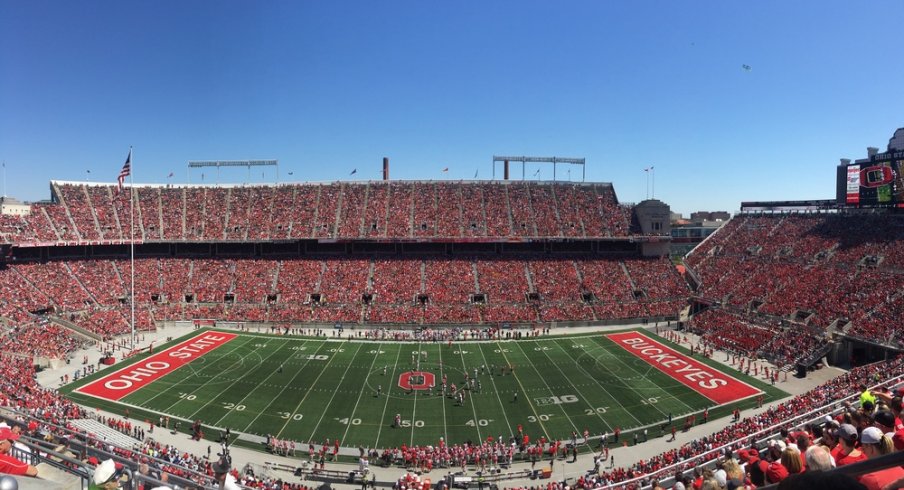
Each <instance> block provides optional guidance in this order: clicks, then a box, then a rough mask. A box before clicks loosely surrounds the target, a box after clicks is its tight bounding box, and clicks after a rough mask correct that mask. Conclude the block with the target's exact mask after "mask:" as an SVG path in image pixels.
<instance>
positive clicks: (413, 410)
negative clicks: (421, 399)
mask: <svg viewBox="0 0 904 490" xmlns="http://www.w3.org/2000/svg"><path fill="white" fill-rule="evenodd" d="M414 369H415V370H417V371H420V370H421V341H420V340H418V342H417V363H415V365H414ZM418 391H421V390H414V401H413V402H412V404H411V438H410V439H409V440H408V445H409V446H413V445H414V429H415V426H417V417H416V415H417V392H418Z"/></svg>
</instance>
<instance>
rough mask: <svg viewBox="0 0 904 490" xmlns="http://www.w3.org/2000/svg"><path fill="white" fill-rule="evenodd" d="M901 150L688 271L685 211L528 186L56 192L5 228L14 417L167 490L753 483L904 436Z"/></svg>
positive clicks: (3, 276) (78, 188)
mask: <svg viewBox="0 0 904 490" xmlns="http://www.w3.org/2000/svg"><path fill="white" fill-rule="evenodd" d="M902 137H904V129H899V130H898V131H897V132H896V136H895V137H893V138H892V139H891V140H890V144H889V147H888V149H887V151H885V152H878V151H875V152H874V151H872V150H871V151H870V154H869V156H868V158H867V159H865V161H863V162H861V161H856V162H850V161H844V162H842V163H841V164H840V165H839V166H838V169H837V193H836V194H837V195H836V199H833V200H824V201H771V202H745V203H742V211H741V212H740V213H739V214H737V215H736V216H734V217H733V218H731V219H730V220H729V221H728V222H726V223H725V224H724V225H722V226H721V227H719V229H718V230H717V231H715V232H714V233H713V234H712V235H711V236H708V237H707V238H706V239H704V240H702V241H700V243H698V244H697V245H696V246H695V247H693V249H692V250H691V252H690V253H688V254H687V255H685V256H684V257H683V260H681V266H680V267H679V266H676V264H675V261H674V260H672V259H670V255H671V254H670V252H669V247H670V245H671V243H670V242H671V233H670V232H671V224H670V220H669V208H668V205H667V204H666V203H663V202H661V201H658V200H654V199H650V200H646V201H643V202H640V203H637V204H633V205H625V204H622V203H621V202H620V201H619V200H618V197H617V194H616V192H615V187H614V186H613V185H612V184H609V183H562V182H527V181H520V180H512V179H508V178H507V177H509V165H510V161H509V158H508V157H500V160H501V163H502V168H503V173H502V179H500V180H497V181H470V182H427V181H413V182H412V181H393V180H391V179H389V161H388V159H384V161H383V173H384V175H385V177H386V178H385V179H383V180H379V181H369V182H335V183H325V184H320V183H299V184H279V185H254V186H249V185H223V184H216V185H203V184H195V185H178V186H177V185H167V186H160V185H142V184H131V185H130V184H128V183H126V182H125V179H120V181H119V182H113V183H86V182H68V181H67V182H63V181H51V183H50V188H51V193H52V199H51V200H50V201H49V202H46V203H37V204H18V205H19V206H21V207H22V208H27V212H21V213H16V214H13V213H9V214H4V215H3V223H2V229H0V233H2V236H3V241H4V245H3V247H4V253H3V257H4V260H3V267H2V271H0V281H2V284H3V288H4V292H5V295H4V301H3V304H2V313H3V317H4V318H5V319H7V320H8V321H9V322H11V324H14V325H16V327H15V328H14V329H13V330H12V331H11V332H10V333H9V335H8V337H7V342H8V344H9V345H12V346H14V347H12V348H11V349H10V350H12V351H13V352H17V351H18V352H19V353H20V355H19V356H13V357H11V358H10V360H11V361H12V362H14V363H15V365H16V366H17V368H16V369H17V372H18V373H19V374H20V375H21V378H22V379H25V380H30V381H29V382H28V384H26V385H24V386H21V387H20V386H18V385H16V387H15V388H13V390H12V391H7V392H6V395H5V396H7V397H8V400H9V402H10V403H9V404H8V405H9V410H8V411H7V412H6V414H7V416H8V417H9V418H10V421H11V422H13V423H20V424H24V425H25V427H27V431H26V432H27V434H28V436H27V437H29V439H28V440H29V441H30V443H31V444H34V446H32V447H33V448H34V449H39V448H40V450H41V451H44V450H50V449H51V447H50V446H49V445H48V442H47V441H52V442H51V443H52V444H54V445H55V447H54V448H53V449H54V450H55V454H60V458H69V459H71V460H77V459H78V458H79V457H84V458H86V460H87V459H90V458H94V459H93V460H92V461H99V460H104V459H108V457H115V458H116V460H117V461H120V464H121V465H127V466H128V465H130V464H136V463H137V464H139V465H140V464H142V462H144V463H143V464H147V462H148V461H152V460H155V458H156V460H155V461H158V463H157V464H159V465H164V466H159V467H160V468H162V470H160V472H157V473H153V472H150V473H146V474H144V475H142V474H141V473H140V472H138V469H139V468H138V466H135V467H134V470H135V473H137V475H136V477H137V478H138V479H141V478H144V480H142V481H144V482H145V483H146V484H152V482H153V481H154V480H155V479H158V480H159V479H161V478H163V479H164V480H165V481H170V482H177V481H178V482H182V483H181V484H182V485H186V486H190V485H198V484H200V485H205V484H207V485H210V484H215V483H214V480H213V479H214V478H216V475H217V469H216V468H217V466H216V465H217V464H220V463H223V462H224V461H228V462H229V463H230V466H231V467H232V468H233V469H234V470H235V471H236V472H237V474H238V476H237V477H235V478H238V479H239V481H241V482H243V483H244V484H245V485H251V486H254V485H255V482H259V481H262V480H261V479H262V478H263V479H264V481H272V480H274V479H278V480H280V481H284V482H285V484H286V485H289V486H296V487H311V486H320V485H330V484H332V485H343V484H352V485H355V484H357V483H356V482H358V481H364V482H365V483H366V482H369V481H370V479H373V480H375V481H379V483H378V484H380V485H398V484H399V482H400V481H401V482H402V484H405V485H410V486H416V485H422V486H423V485H432V484H434V483H435V484H437V485H459V486H461V485H465V486H467V485H469V484H472V483H473V484H475V485H477V484H484V483H486V484H493V485H497V486H518V485H526V486H531V485H538V484H550V483H549V482H551V481H553V480H556V481H564V482H566V483H567V482H569V481H571V482H572V484H577V485H579V486H583V487H588V488H592V487H598V486H599V487H601V486H608V485H611V484H616V483H617V484H624V485H627V486H631V487H644V486H649V485H651V484H653V483H654V480H657V481H658V480H662V481H667V480H671V482H672V483H676V484H677V483H680V481H678V480H677V479H678V478H683V477H682V476H681V473H682V471H692V472H693V471H694V470H696V471H698V472H699V471H701V469H703V468H708V467H711V466H712V465H714V464H717V465H718V466H719V467H722V463H723V462H724V461H723V460H721V458H723V457H726V455H727V457H729V458H731V457H732V456H734V457H736V458H739V459H741V460H744V459H746V460H747V461H744V462H745V463H747V466H748V467H750V468H753V467H755V466H756V465H757V464H758V463H755V462H753V463H752V462H751V461H753V460H754V459H758V458H762V461H769V460H770V459H771V458H772V457H773V456H770V455H769V453H770V451H771V450H772V449H771V448H773V447H776V442H775V441H782V440H783V439H784V441H785V442H782V443H781V444H782V445H785V446H787V444H790V443H792V442H794V444H795V446H797V445H798V444H802V445H806V444H807V443H806V442H797V441H800V437H802V436H801V435H800V434H801V433H804V432H805V433H807V434H808V435H807V437H808V438H818V437H821V438H822V439H820V440H824V438H826V437H829V436H828V434H829V431H836V430H838V429H833V428H832V424H835V425H839V424H841V425H843V423H844V422H849V423H860V424H862V423H864V421H865V422H866V423H867V424H871V423H872V420H873V419H875V418H876V417H877V414H878V413H889V414H891V415H892V420H896V419H895V417H897V416H898V414H899V413H900V410H901V404H900V396H899V393H898V391H897V390H898V385H899V384H901V383H902V375H904V372H902V370H904V365H902V362H901V358H900V356H899V353H900V350H901V346H902V345H904V336H902V332H904V329H901V328H900V325H899V324H898V322H899V319H900V318H901V313H902V311H901V308H902V305H904V302H902V295H901V292H902V279H901V277H902V276H901V275H900V274H899V273H898V272H897V270H898V267H899V266H900V264H901V263H902V261H904V257H902V256H901V252H902V251H904V246H902V240H904V221H902V219H901V215H900V213H899V210H900V207H901V204H900V203H902V202H904V199H902V195H901V190H900V189H901V187H900V175H901V168H900V165H901V161H900V160H899V158H900V154H901V151H902V149H901V148H898V147H895V146H894V145H897V144H898V143H897V142H898V141H900V140H901V139H902ZM522 158H523V157H522ZM130 160H131V153H130V154H129V158H128V159H127V161H126V164H125V165H124V167H123V170H122V173H123V174H128V173H129V172H130V168H129V167H130V165H131V161H130ZM512 160H514V157H513V158H512ZM233 163H236V164H245V165H248V164H249V162H233ZM213 164H214V165H216V164H217V163H213ZM882 186H885V187H886V190H884V191H882V190H881V188H882ZM132 219H134V221H131V220H132ZM132 222H134V228H132V229H131V230H130V226H129V224H130V223H132ZM876 229H882V230H883V234H882V236H881V237H876V236H875V234H874V233H873V232H872V230H876ZM133 233H134V238H132V234H133ZM133 277H134V278H135V280H134V282H132V278H133ZM879 285H885V286H879ZM133 287H134V293H133V289H132V288H133ZM131 298H134V301H131ZM63 361H65V362H63ZM835 366H839V367H843V368H844V369H845V371H841V370H838V368H836V367H835ZM842 373H843V374H842ZM57 378H58V379H57ZM37 380H43V384H44V385H45V386H44V387H42V386H41V384H39V383H38V381H37ZM819 380H822V384H820V383H818V381H819ZM23 390H24V391H23ZM865 391H870V392H872V393H875V395H870V396H871V397H872V399H873V400H876V401H877V402H873V403H874V405H875V404H876V403H877V404H878V405H879V407H878V408H872V410H877V411H876V412H875V413H873V414H872V415H864V413H865V412H864V411H865V410H868V409H864V408H863V407H861V406H860V405H859V401H860V397H861V393H863V392H865ZM852 401H854V402H853V403H854V404H852ZM855 407H856V408H858V409H856V410H855ZM17 408H18V409H17ZM748 413H750V415H749V416H748V415H746V414H748ZM864 417H866V418H864ZM826 420H829V422H826ZM714 421H715V423H713V422H714ZM895 424H896V422H895V423H894V424H892V425H895ZM891 428H892V429H894V427H891ZM895 430H896V429H895ZM895 430H890V432H892V433H894V437H895V441H897V440H898V439H897V438H898V437H899V436H898V434H897V433H896V432H895ZM701 431H702V432H703V433H702V434H701V433H700V432H701ZM691 436H694V437H691ZM24 438H25V437H23V439H24ZM678 438H687V439H689V440H688V441H687V442H685V443H683V444H680V445H676V447H673V448H670V449H668V450H666V451H665V452H661V454H658V455H654V456H653V457H646V458H641V459H638V460H637V461H632V462H630V463H629V464H628V465H626V466H620V465H619V464H618V463H619V462H617V461H616V454H619V455H621V454H626V455H627V457H629V458H630V457H631V456H630V454H631V453H629V452H628V451H630V450H632V449H634V450H637V449H638V448H648V449H647V451H648V452H649V448H655V447H662V445H668V443H669V442H672V441H677V440H678ZM808 440H809V439H808ZM63 441H65V442H64V443H63V445H62V446H60V445H59V444H60V443H61V442H63ZM108 441H116V443H113V444H110V443H109V442H108ZM163 441H174V442H169V443H168V442H163ZM186 441H190V443H189V442H186ZM703 441H705V442H703ZM170 444H172V445H170ZM189 444H191V445H189ZM187 445H188V446H187ZM186 446H187V447H192V448H195V450H196V451H198V452H197V453H196V454H189V453H188V452H185V453H184V454H175V455H174V454H173V453H172V451H173V448H178V451H179V453H182V452H183V451H184V449H183V448H185V447H186ZM205 447H206V450H205V449H204V448H205ZM211 447H215V448H216V453H217V454H216V455H214V454H212V452H213V451H212V450H211ZM111 449H112V450H111ZM654 450H655V449H654ZM761 452H762V453H763V454H760V453H761ZM799 452H800V451H799V450H798V453H799ZM780 453H781V451H779V454H778V456H781V454H780ZM39 454H40V453H39V452H38V451H35V452H34V453H32V457H33V458H43V459H46V460H47V461H41V462H40V463H39V464H42V465H45V466H46V465H50V464H51V463H49V461H52V458H49V457H45V456H38V455H39ZM246 454H247V455H246ZM638 454H642V453H638ZM225 455H228V458H226V456H225ZM243 457H245V458H247V462H246V463H239V461H241V459H240V458H243ZM579 457H580V458H581V459H582V461H585V463H586V462H587V461H592V463H586V464H585V465H584V466H587V465H588V464H589V465H590V466H591V467H592V469H591V470H589V472H588V471H586V468H583V467H582V468H580V469H577V467H569V468H566V467H565V465H566V464H575V463H574V462H576V461H577V460H578V458H579ZM618 459H621V457H619V458H618ZM779 459H780V458H779ZM36 461H37V460H36ZM61 461H64V462H65V461H66V459H61ZM778 461H779V460H778V459H777V460H776V461H775V462H770V463H769V464H770V465H774V464H780V463H778ZM560 463H561V465H562V466H561V467H560V468H559V469H557V466H558V465H559V464H560ZM152 464H153V463H152ZM224 464H225V463H224ZM63 467H65V465H61V464H60V462H59V461H57V462H56V468H55V471H57V472H59V471H63V470H62V468H63ZM766 469H767V471H764V472H762V475H764V476H763V477H764V478H765V479H764V480H762V481H760V484H769V483H776V482H774V481H772V480H771V478H777V477H775V476H774V475H773V476H770V475H772V474H771V473H769V470H768V468H766ZM557 471H558V472H559V475H554V473H555V472H557ZM707 471H709V470H707ZM562 472H564V474H563V473H562ZM76 473H77V474H78V471H76ZM89 473H90V467H88V468H86V469H85V470H84V471H83V472H82V473H81V474H82V475H84V477H85V478H88V476H87V475H89ZM279 473H283V474H282V475H280V474H279ZM754 473H756V471H754ZM400 474H401V475H402V476H401V477H398V475H400ZM164 475H166V477H164ZM378 475H379V480H378ZM387 475H395V477H394V476H388V477H387ZM676 475H677V476H676ZM751 477H752V478H754V479H756V478H757V476H755V475H751ZM559 478H561V480H558V479H559ZM293 479H294V480H295V481H294V482H292V480H293ZM547 479H548V480H547ZM428 481H429V482H430V483H429V484H427V483H425V482H428ZM521 482H527V483H521Z"/></svg>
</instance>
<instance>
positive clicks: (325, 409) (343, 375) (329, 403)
mask: <svg viewBox="0 0 904 490" xmlns="http://www.w3.org/2000/svg"><path fill="white" fill-rule="evenodd" d="M361 347H364V344H361V345H359V346H358V350H356V351H355V355H354V356H353V357H352V359H354V358H355V357H357V356H358V353H359V352H361ZM337 354H338V353H337ZM332 357H338V356H332ZM374 359H376V356H374ZM351 367H352V363H351V362H349V363H348V366H346V367H345V372H343V373H342V377H341V378H339V383H338V384H337V387H338V385H341V384H342V382H343V381H345V375H346V374H348V370H349V368H351ZM361 391H362V392H363V391H364V390H363V389H362V390H361ZM338 392H339V390H333V396H331V397H330V401H328V402H327V403H326V406H325V407H324V410H323V412H322V413H321V414H320V420H318V421H317V425H315V426H314V430H312V431H311V437H308V440H309V441H313V440H314V434H316V433H317V429H319V428H320V423H321V422H323V417H324V416H326V413H327V412H328V411H329V407H330V405H332V404H333V400H334V399H336V393H338ZM349 422H351V421H349ZM287 423H288V422H287Z"/></svg>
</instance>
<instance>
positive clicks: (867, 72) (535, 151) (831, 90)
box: [0, 0, 904, 215]
mask: <svg viewBox="0 0 904 490" xmlns="http://www.w3.org/2000/svg"><path fill="white" fill-rule="evenodd" d="M901 18H904V2H901V1H900V0H895V1H871V2H849V1H834V0H830V1H819V2H815V1H799V2H798V1H794V2H788V1H787V0H780V1H756V2H753V1H746V2H725V1H711V2H707V1H694V2H690V1H665V0H662V1H653V2H650V1H637V2H634V1H623V2H616V1H587V2H573V1H546V2H538V1H482V2H471V1H460V2H423V1H419V2H414V1H411V2H406V1H394V2H374V1H367V2H342V1H322V2H302V1H293V2H281V1H264V2H248V1H240V2H234V1H218V2H213V1H189V2H172V1H155V2H130V1H88V2H64V1H44V0H38V1H29V2H14V1H10V0H0V159H2V160H3V161H5V162H6V179H7V194H9V195H12V196H15V197H18V198H20V199H24V200H38V199H46V198H48V197H49V190H48V185H47V184H48V182H49V180H51V179H61V180H85V179H86V178H90V179H91V180H95V181H96V180H101V181H107V182H113V181H114V180H115V178H116V174H117V173H118V171H119V168H120V167H121V166H122V163H123V161H124V159H125V156H126V153H127V152H128V147H129V145H133V146H134V148H135V149H134V151H135V154H134V155H135V156H134V178H135V181H136V182H165V181H166V180H167V175H168V174H169V173H170V172H174V173H175V177H174V178H173V179H172V182H173V183H181V182H186V181H187V178H188V177H187V169H186V167H187V161H189V160H208V159H256V158H277V159H279V161H280V174H281V175H280V177H281V180H283V181H285V180H287V178H288V179H291V180H307V181H328V180H340V179H351V178H354V179H377V178H379V170H380V166H381V158H382V157H383V156H388V157H390V159H391V165H392V177H393V178H394V179H456V180H457V179H470V178H472V177H473V176H474V173H475V172H479V178H481V179H488V178H490V177H491V175H492V170H493V168H492V165H491V157H492V155H494V154H497V155H500V154H515V155H535V156H564V157H584V158H586V159H587V168H586V171H587V180H590V181H602V182H613V183H614V185H615V189H616V192H617V193H618V195H619V198H620V199H621V200H622V201H628V202H637V201H640V200H642V199H644V198H645V197H646V193H647V181H646V174H645V173H644V172H643V169H644V168H645V167H648V166H650V165H653V166H655V172H656V182H655V193H656V197H657V198H659V199H662V200H663V201H665V202H667V203H669V204H670V205H671V206H672V209H673V210H675V211H679V212H682V213H684V214H685V215H686V214H688V213H690V212H692V211H696V210H729V211H733V210H737V209H738V207H739V203H740V201H742V200H779V199H820V198H823V199H824V198H832V197H834V179H835V173H834V172H835V166H836V164H837V162H838V159H839V158H842V157H848V158H860V157H863V156H864V155H865V153H866V150H865V148H866V147H867V146H879V147H881V148H882V149H883V150H884V149H885V146H886V144H887V142H888V138H889V137H891V135H892V133H893V132H894V130H895V129H896V128H898V127H901V126H904V90H902V89H901V87H902V86H904V63H902V57H901V46H902V38H901V34H900V19H901ZM742 65H749V66H750V67H751V69H750V70H749V71H748V70H745V69H743V68H742ZM445 167H448V168H449V171H448V172H447V173H443V172H442V169H443V168H445ZM538 168H540V167H536V166H534V167H529V168H528V170H527V176H528V178H532V176H533V174H534V173H535V172H536V170H537V169H538ZM352 169H357V170H358V171H357V173H356V174H355V175H354V176H351V177H350V176H349V173H350V172H351V171H352ZM89 170H90V176H89V175H88V173H87V172H88V171H89ZM288 172H292V173H293V175H292V176H291V177H289V176H288V175H287V173H288ZM496 175H497V177H498V176H501V167H497V172H496ZM579 175H580V169H578V168H573V169H572V172H571V177H572V179H577V178H578V177H579ZM514 177H517V178H521V172H520V169H518V171H516V172H514ZM557 177H558V178H560V179H562V178H568V173H567V170H566V169H565V167H561V168H560V170H559V172H558V175H557ZM275 178H276V176H275V173H274V172H272V171H270V172H268V173H267V174H265V175H263V176H261V175H260V172H259V171H255V172H254V173H253V175H252V176H251V179H250V180H251V181H253V182H261V181H267V182H272V181H274V180H275ZM539 178H541V179H544V180H546V179H551V178H552V171H551V169H549V168H543V169H541V171H540V175H539ZM191 180H192V182H198V181H200V172H198V171H194V173H192V176H191ZM211 180H212V174H211V173H210V172H208V173H207V175H206V178H205V182H210V181H211ZM248 180H249V177H248V174H247V172H246V171H245V170H239V169H233V170H224V171H223V172H222V173H221V175H220V181H221V182H244V181H248Z"/></svg>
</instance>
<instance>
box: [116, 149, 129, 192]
mask: <svg viewBox="0 0 904 490" xmlns="http://www.w3.org/2000/svg"><path fill="white" fill-rule="evenodd" d="M130 175H132V149H131V148H129V156H127V157H126V163H124V164H123V165H122V170H120V171H119V177H117V180H118V181H119V192H122V183H123V182H125V180H126V177H128V176H130Z"/></svg>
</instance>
